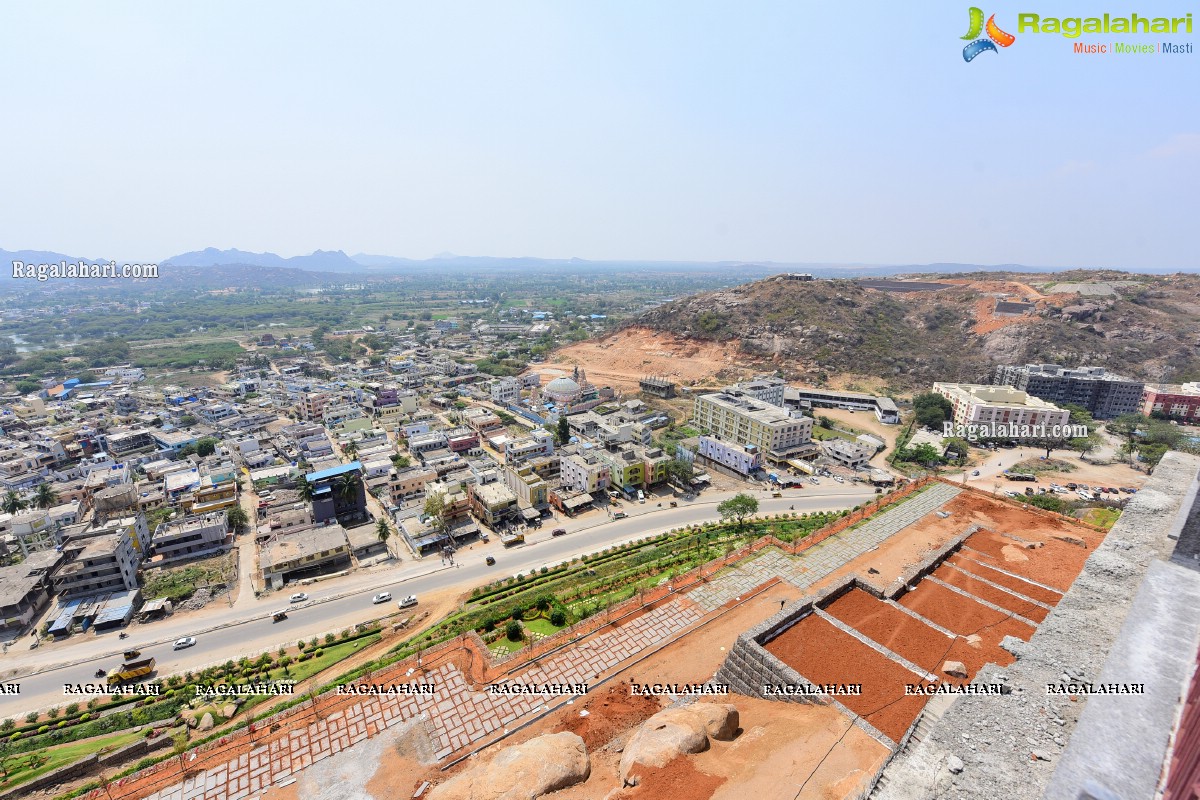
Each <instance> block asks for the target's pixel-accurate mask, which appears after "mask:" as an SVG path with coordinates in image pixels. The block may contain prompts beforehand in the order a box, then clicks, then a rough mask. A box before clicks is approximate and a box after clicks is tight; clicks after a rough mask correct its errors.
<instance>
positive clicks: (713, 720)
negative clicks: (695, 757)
mask: <svg viewBox="0 0 1200 800" xmlns="http://www.w3.org/2000/svg"><path fill="white" fill-rule="evenodd" d="M738 722H739V720H738V711H737V708H735V707H734V706H732V705H728V704H718V703H693V704H692V705H690V706H682V707H679V708H668V709H664V710H663V711H660V712H658V713H657V714H655V715H654V716H653V717H651V718H650V719H648V720H646V721H645V722H644V723H642V727H640V728H638V730H637V733H635V734H634V735H633V737H632V738H631V739H630V740H629V743H628V744H627V745H625V752H624V753H623V754H622V755H621V780H622V781H623V782H625V783H626V784H631V785H632V784H634V783H636V780H637V779H636V776H634V777H631V772H633V770H634V768H635V767H637V766H639V765H645V766H650V767H665V766H666V765H667V764H669V763H670V762H671V761H673V760H675V759H676V758H678V757H679V756H681V755H686V754H689V753H699V752H701V751H703V750H707V749H708V745H709V739H710V738H711V739H718V740H728V739H732V738H733V737H734V736H735V735H736V734H737V730H738Z"/></svg>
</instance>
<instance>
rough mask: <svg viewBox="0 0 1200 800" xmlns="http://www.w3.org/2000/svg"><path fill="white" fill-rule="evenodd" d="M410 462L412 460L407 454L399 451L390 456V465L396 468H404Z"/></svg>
mask: <svg viewBox="0 0 1200 800" xmlns="http://www.w3.org/2000/svg"><path fill="white" fill-rule="evenodd" d="M411 463H412V461H411V459H409V457H408V456H404V455H400V454H399V453H397V454H395V455H394V456H392V466H393V467H395V468H396V469H404V468H405V467H407V466H408V465H409V464H411Z"/></svg>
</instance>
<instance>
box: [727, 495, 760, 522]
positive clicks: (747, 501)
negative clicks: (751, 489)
mask: <svg viewBox="0 0 1200 800" xmlns="http://www.w3.org/2000/svg"><path fill="white" fill-rule="evenodd" d="M717 513H718V514H720V515H721V519H725V520H729V519H732V520H734V521H735V522H737V524H738V527H739V528H740V527H742V525H743V524H744V523H745V521H746V518H747V517H750V516H753V515H754V514H756V513H758V500H756V499H754V498H753V497H751V496H750V495H748V494H745V493H739V494H735V495H734V496H733V497H731V498H729V499H728V500H725V501H723V502H722V503H720V504H719V505H718V506H717Z"/></svg>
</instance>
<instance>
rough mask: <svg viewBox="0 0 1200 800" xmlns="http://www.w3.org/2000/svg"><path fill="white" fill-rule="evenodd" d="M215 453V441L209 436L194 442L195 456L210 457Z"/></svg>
mask: <svg viewBox="0 0 1200 800" xmlns="http://www.w3.org/2000/svg"><path fill="white" fill-rule="evenodd" d="M215 452H217V440H216V439H214V438H212V437H211V436H205V437H204V438H203V439H201V440H199V441H198V442H196V455H198V456H200V457H201V458H205V457H207V456H211V455H212V454H213V453H215Z"/></svg>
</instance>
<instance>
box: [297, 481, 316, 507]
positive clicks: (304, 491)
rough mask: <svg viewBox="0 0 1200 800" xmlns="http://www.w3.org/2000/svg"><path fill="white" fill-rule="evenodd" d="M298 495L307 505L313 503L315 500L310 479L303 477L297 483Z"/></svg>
mask: <svg viewBox="0 0 1200 800" xmlns="http://www.w3.org/2000/svg"><path fill="white" fill-rule="evenodd" d="M296 493H297V494H299V495H300V499H301V500H303V501H304V502H306V503H311V502H312V499H313V485H312V484H311V483H309V482H308V478H305V477H301V478H300V480H298V481H296Z"/></svg>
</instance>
